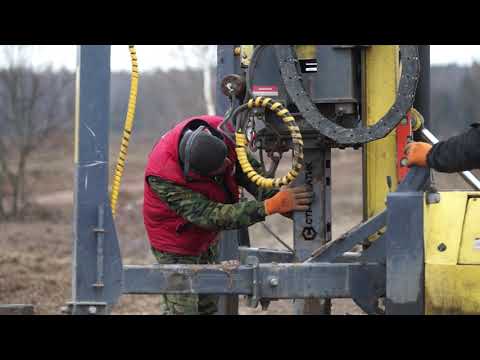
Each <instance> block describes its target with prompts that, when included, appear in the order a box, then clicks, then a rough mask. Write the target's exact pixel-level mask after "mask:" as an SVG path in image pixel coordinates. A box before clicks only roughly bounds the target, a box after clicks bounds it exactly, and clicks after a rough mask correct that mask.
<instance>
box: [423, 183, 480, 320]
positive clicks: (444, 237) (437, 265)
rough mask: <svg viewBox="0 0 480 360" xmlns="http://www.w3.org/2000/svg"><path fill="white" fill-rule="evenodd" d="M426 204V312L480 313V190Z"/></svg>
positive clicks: (446, 195)
mask: <svg viewBox="0 0 480 360" xmlns="http://www.w3.org/2000/svg"><path fill="white" fill-rule="evenodd" d="M440 198H441V201H440V203H438V204H431V205H428V204H425V207H424V219H425V221H424V244H425V314H429V315H434V314H480V281H479V279H480V266H476V265H479V264H480V248H478V249H477V241H476V240H477V239H478V238H480V222H479V221H478V214H479V213H480V192H442V193H440Z"/></svg>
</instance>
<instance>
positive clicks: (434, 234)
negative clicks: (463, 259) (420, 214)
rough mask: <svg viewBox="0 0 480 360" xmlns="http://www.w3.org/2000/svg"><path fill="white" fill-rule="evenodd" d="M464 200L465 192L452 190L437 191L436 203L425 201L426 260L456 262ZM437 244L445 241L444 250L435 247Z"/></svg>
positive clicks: (432, 262) (442, 262) (430, 262)
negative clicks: (428, 203) (438, 197)
mask: <svg viewBox="0 0 480 360" xmlns="http://www.w3.org/2000/svg"><path fill="white" fill-rule="evenodd" d="M467 200H468V193H467V192H456V191H452V192H442V193H440V203H438V204H431V205H427V204H425V207H424V219H425V220H424V237H425V263H426V264H449V265H456V264H457V263H458V255H459V252H460V240H461V238H462V231H463V222H464V219H465V210H466V208H467ZM440 244H445V246H446V250H445V251H443V252H440V251H438V246H439V245H440Z"/></svg>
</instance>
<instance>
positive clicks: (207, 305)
mask: <svg viewBox="0 0 480 360" xmlns="http://www.w3.org/2000/svg"><path fill="white" fill-rule="evenodd" d="M152 252H153V255H155V258H156V259H157V261H158V263H159V264H162V265H166V264H214V263H215V261H216V258H217V249H216V245H212V246H211V247H210V248H209V249H208V250H207V251H206V252H205V253H203V254H202V255H200V256H185V255H177V254H171V253H166V252H162V251H159V250H156V249H153V248H152ZM217 304H218V295H210V294H199V295H178V294H162V295H161V299H160V311H161V314H162V315H212V314H214V313H216V312H217Z"/></svg>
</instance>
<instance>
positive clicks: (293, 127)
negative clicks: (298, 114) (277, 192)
mask: <svg viewBox="0 0 480 360" xmlns="http://www.w3.org/2000/svg"><path fill="white" fill-rule="evenodd" d="M247 104H248V108H249V109H252V108H254V107H264V108H267V109H269V110H271V111H273V112H275V114H276V115H277V116H278V117H279V118H281V119H282V121H283V122H284V124H285V125H286V126H287V128H288V130H289V131H290V135H291V136H292V143H293V164H292V169H291V170H290V171H289V172H288V174H287V175H285V176H284V177H282V178H275V179H268V178H265V177H263V176H261V175H260V174H258V173H257V172H256V171H255V170H254V169H253V167H252V165H251V164H250V162H249V161H248V157H247V145H248V140H247V137H246V136H245V134H243V132H242V129H240V128H239V129H238V130H237V132H236V133H235V141H236V152H237V158H238V161H239V163H240V166H241V168H242V171H243V172H244V173H245V174H246V175H247V177H248V178H249V179H250V181H252V182H253V183H255V184H256V185H257V186H259V187H262V188H266V189H270V188H274V187H275V188H279V187H280V186H282V185H288V184H290V183H291V182H292V181H293V180H295V178H296V177H297V176H298V174H299V173H300V171H301V170H302V167H303V165H302V164H303V140H302V134H301V133H300V129H299V128H298V126H297V124H296V122H295V118H294V117H293V116H292V115H291V114H290V112H289V111H288V109H287V108H285V107H284V106H283V105H282V104H281V103H279V102H273V100H272V99H271V98H264V97H262V96H260V97H257V98H255V99H250V100H249V101H248V103H247Z"/></svg>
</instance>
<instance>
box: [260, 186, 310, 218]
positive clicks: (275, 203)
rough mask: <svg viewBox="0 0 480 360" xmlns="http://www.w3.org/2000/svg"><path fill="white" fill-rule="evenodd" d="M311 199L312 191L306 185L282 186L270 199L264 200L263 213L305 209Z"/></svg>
mask: <svg viewBox="0 0 480 360" xmlns="http://www.w3.org/2000/svg"><path fill="white" fill-rule="evenodd" d="M312 200H313V192H312V191H311V190H310V188H309V187H307V186H299V187H288V186H283V187H282V188H281V189H280V191H279V192H278V193H277V194H276V195H274V196H272V197H271V198H270V199H267V200H265V201H264V204H265V213H266V214H267V215H272V214H288V213H290V212H292V211H306V210H308V208H309V205H310V204H311V203H312Z"/></svg>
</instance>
